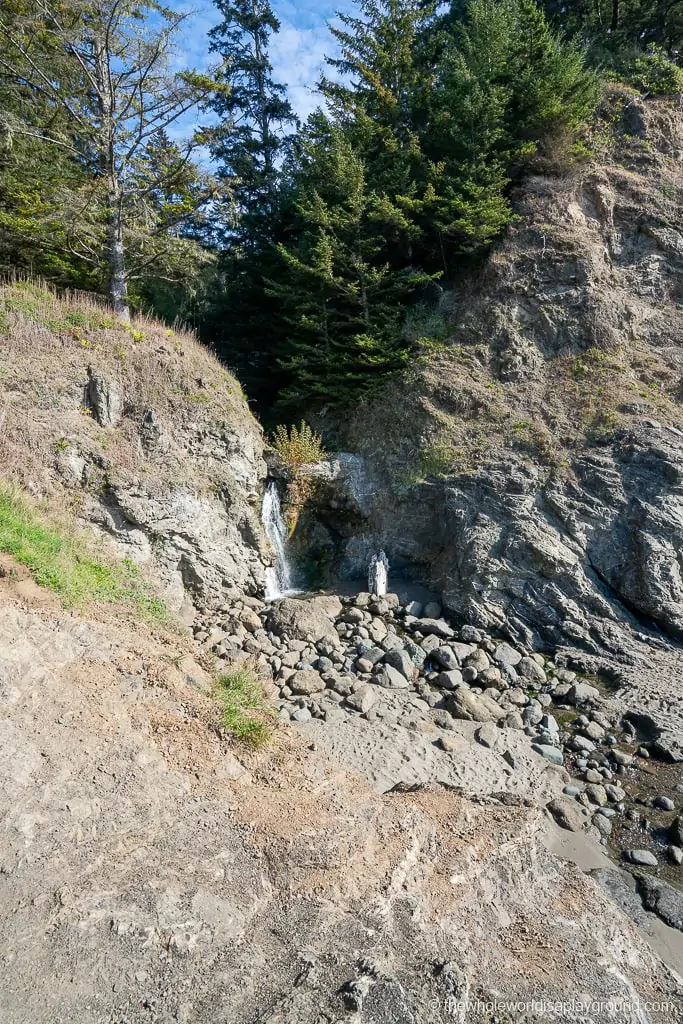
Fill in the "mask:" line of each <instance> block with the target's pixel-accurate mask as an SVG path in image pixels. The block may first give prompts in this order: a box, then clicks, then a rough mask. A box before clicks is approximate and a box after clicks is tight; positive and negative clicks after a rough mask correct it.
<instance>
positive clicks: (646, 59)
mask: <svg viewBox="0 0 683 1024" xmlns="http://www.w3.org/2000/svg"><path fill="white" fill-rule="evenodd" d="M617 74H618V77H619V78H621V79H623V81H625V82H628V84H629V85H632V86H633V87H634V88H635V89H639V90H640V92H642V93H646V94H647V95H648V96H667V95H671V94H672V93H679V92H683V69H681V68H680V67H679V66H678V64H675V63H674V62H673V61H672V60H669V58H668V57H667V55H666V53H665V52H664V50H662V49H661V47H659V46H656V45H655V44H654V43H651V44H650V46H648V48H647V50H646V51H645V52H644V53H642V52H638V51H636V52H634V53H633V54H632V55H631V56H630V59H629V58H628V57H621V58H620V60H619V62H618V64H617Z"/></svg>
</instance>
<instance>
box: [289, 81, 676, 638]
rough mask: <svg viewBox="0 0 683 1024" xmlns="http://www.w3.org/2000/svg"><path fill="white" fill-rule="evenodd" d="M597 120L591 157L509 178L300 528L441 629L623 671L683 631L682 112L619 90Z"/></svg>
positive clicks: (350, 432) (339, 561)
mask: <svg viewBox="0 0 683 1024" xmlns="http://www.w3.org/2000/svg"><path fill="white" fill-rule="evenodd" d="M604 116H605V121H604V125H603V127H604V132H605V136H606V141H605V140H603V143H602V145H603V147H604V150H603V151H602V152H601V153H600V154H599V158H598V157H597V156H596V158H594V159H593V160H591V161H590V162H589V163H584V164H582V165H579V166H576V167H574V168H573V169H572V170H571V172H570V173H569V174H567V173H566V172H565V173H563V174H562V175H558V174H550V173H546V174H544V175H543V176H541V175H537V176H536V177H535V178H532V179H530V180H529V181H527V182H526V183H525V185H524V188H523V189H520V192H519V195H518V196H517V199H516V203H517V210H518V213H519V215H520V219H519V222H518V224H517V225H516V226H515V227H514V228H512V229H511V230H510V232H509V234H508V237H507V238H506V239H505V240H504V241H503V242H502V243H501V244H500V245H499V247H498V248H497V249H496V251H494V253H493V254H492V256H491V258H490V260H489V262H488V264H487V266H486V267H485V268H484V270H483V271H482V272H481V274H479V276H478V277H476V279H473V280H470V281H469V282H467V284H466V285H465V286H463V288H462V289H460V290H456V291H455V292H453V293H451V294H447V295H444V296H443V299H442V303H441V317H442V321H443V324H444V325H445V329H446V339H445V340H443V339H441V340H438V339H436V340H435V339H433V338H432V339H426V340H425V343H424V350H423V354H422V357H421V358H420V359H419V360H417V361H416V365H415V367H414V368H413V369H412V370H411V372H410V374H409V375H407V377H406V378H404V379H403V380H402V381H399V382H395V383H393V384H391V385H390V386H389V387H388V388H387V391H386V393H385V395H384V396H383V401H382V400H377V399H375V400H374V401H373V403H372V405H368V406H366V407H363V408H362V409H360V410H359V413H358V416H357V417H356V419H355V421H354V422H353V423H352V424H351V425H350V426H348V427H345V428H344V430H343V438H344V440H345V442H346V443H347V444H349V446H350V447H352V448H353V449H354V450H356V452H358V453H360V456H361V458H360V459H359V458H358V456H356V460H355V462H353V463H349V457H348V456H346V457H344V458H341V459H339V458H338V459H336V461H334V460H333V462H332V463H331V464H330V465H329V466H328V467H327V469H326V470H325V471H324V472H323V473H322V476H323V480H324V482H323V485H322V486H321V487H320V489H319V491H318V496H317V504H315V505H314V507H313V509H312V510H311V513H310V518H311V520H314V521H315V533H314V532H313V531H312V530H311V528H310V525H309V524H308V523H307V521H306V519H304V521H303V522H302V530H303V531H306V530H308V531H309V536H310V537H311V538H312V539H313V540H315V541H316V542H317V543H318V544H319V545H321V546H322V547H323V548H326V550H327V552H328V555H329V559H330V564H331V565H332V566H333V569H334V571H336V572H337V573H339V574H340V575H341V576H345V577H356V578H362V576H363V574H364V572H365V569H366V566H367V560H368V557H369V555H370V553H371V552H372V551H376V550H377V549H378V548H379V547H383V548H384V549H385V550H386V551H387V553H388V555H389V558H390V561H391V562H392V564H393V567H394V573H395V574H396V575H399V576H401V575H405V576H407V577H412V578H413V579H417V580H419V581H420V582H423V583H425V584H428V585H431V586H434V587H436V588H438V590H439V591H440V592H441V594H442V596H443V599H444V603H445V605H446V607H447V608H448V609H449V611H451V612H452V613H454V614H455V615H457V616H458V617H459V618H460V619H461V620H462V621H468V622H472V623H475V624H478V625H480V626H482V627H487V628H489V627H499V628H502V629H504V630H506V631H508V632H509V633H510V634H511V635H513V636H517V637H519V638H521V639H522V640H523V641H524V642H527V643H529V644H537V645H541V646H546V647H553V646H557V645H562V644H566V645H571V646H572V647H574V648H578V649H580V650H582V651H583V652H585V653H586V654H589V655H590V654H593V655H598V654H601V655H602V654H605V653H607V654H616V655H619V656H620V657H627V656H628V653H629V649H630V648H631V647H632V646H633V644H634V643H635V642H636V641H637V640H638V635H639V634H642V635H643V636H645V637H646V638H647V641H648V643H649V644H650V645H654V647H657V644H658V643H659V640H658V635H659V633H660V631H661V633H663V634H665V635H666V636H668V637H670V638H673V639H674V640H680V639H681V638H683V580H682V576H681V551H682V550H683V489H682V486H681V483H682V477H681V469H682V468H683V409H682V408H681V400H680V399H681V392H680V387H681V384H680V382H681V367H682V365H683V346H682V345H681V337H682V336H683V291H682V284H681V283H682V281H683V235H681V234H680V232H679V227H678V226H679V222H680V217H681V206H682V199H683V174H682V172H681V164H680V157H681V153H683V118H682V116H681V112H680V110H679V109H678V108H676V107H674V106H673V105H672V104H668V103H667V102H664V101H660V102H653V103H643V102H642V101H639V100H636V99H635V98H634V97H633V96H631V95H629V94H626V93H624V92H623V91H619V90H616V91H615V92H614V93H612V94H611V95H610V96H609V97H608V98H607V100H606V106H605V111H604ZM350 465H353V472H351V470H350V469H349V466H350ZM359 481H361V483H360V484H359Z"/></svg>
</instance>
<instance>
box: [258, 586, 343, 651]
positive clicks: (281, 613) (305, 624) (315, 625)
mask: <svg viewBox="0 0 683 1024" xmlns="http://www.w3.org/2000/svg"><path fill="white" fill-rule="evenodd" d="M266 625H267V628H268V630H269V631H270V632H271V633H275V635H276V636H288V637H292V638H294V639H296V640H306V639H308V637H309V636H311V637H313V640H314V641H315V642H317V641H318V640H324V639H330V640H332V639H333V638H334V639H335V640H336V638H337V631H336V630H335V628H334V625H333V624H332V622H331V620H330V619H329V618H328V617H327V615H326V614H325V612H323V611H322V610H321V609H320V608H318V607H316V606H315V604H313V603H312V602H310V601H298V600H296V599H295V598H292V597H285V598H283V599H282V600H281V601H276V602H275V603H274V604H273V605H272V606H271V608H270V611H269V612H268V619H267V623H266Z"/></svg>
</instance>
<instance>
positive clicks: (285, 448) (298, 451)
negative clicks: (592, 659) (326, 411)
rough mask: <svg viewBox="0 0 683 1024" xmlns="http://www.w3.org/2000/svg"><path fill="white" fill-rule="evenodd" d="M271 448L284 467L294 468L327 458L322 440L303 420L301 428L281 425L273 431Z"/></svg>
mask: <svg viewBox="0 0 683 1024" xmlns="http://www.w3.org/2000/svg"><path fill="white" fill-rule="evenodd" d="M272 446H273V448H274V449H275V451H276V452H277V454H278V455H279V456H280V458H281V459H282V461H283V463H284V464H285V466H290V467H291V468H296V467H298V466H305V465H307V464H308V463H311V462H320V461H321V460H322V459H326V458H327V453H326V452H325V446H324V444H323V440H322V438H321V437H320V436H319V435H318V434H316V433H315V432H314V431H313V430H312V428H311V427H309V425H308V424H307V423H305V422H304V420H302V421H301V426H300V427H296V426H292V427H290V429H289V431H288V430H287V428H286V427H285V426H283V424H282V423H281V424H280V425H279V426H278V427H277V428H276V430H275V433H274V435H273V440H272Z"/></svg>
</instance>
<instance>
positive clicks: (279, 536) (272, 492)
mask: <svg viewBox="0 0 683 1024" xmlns="http://www.w3.org/2000/svg"><path fill="white" fill-rule="evenodd" d="M261 521H262V522H263V527H264V529H265V531H266V536H267V537H268V540H269V541H270V543H271V545H272V547H273V550H274V551H275V554H276V556H277V560H276V562H275V565H274V566H272V568H270V569H266V600H267V601H274V600H276V599H277V598H278V597H284V596H285V595H286V594H292V593H296V591H295V589H294V581H293V570H292V566H291V563H290V561H289V558H288V555H287V525H286V523H285V521H284V519H283V518H282V508H281V505H280V493H279V491H278V489H277V484H276V483H275V481H274V480H270V481H269V483H268V486H267V487H266V493H265V494H264V496H263V508H262V511H261Z"/></svg>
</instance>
